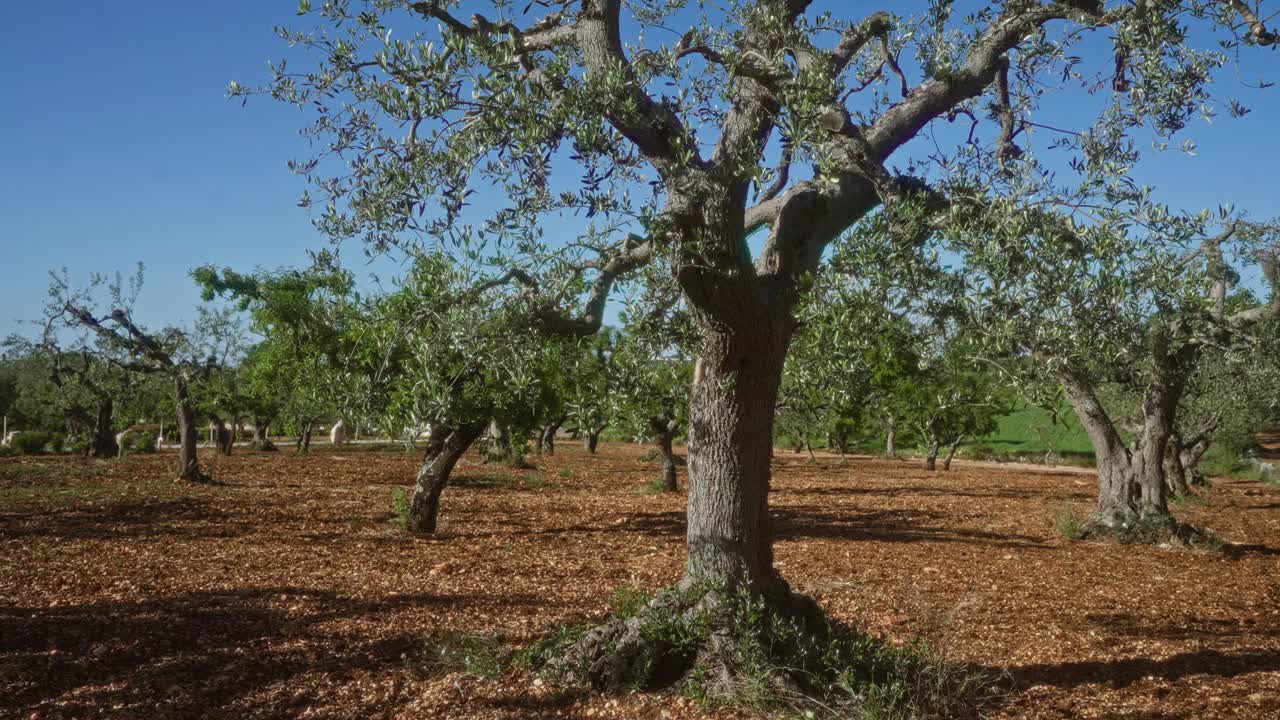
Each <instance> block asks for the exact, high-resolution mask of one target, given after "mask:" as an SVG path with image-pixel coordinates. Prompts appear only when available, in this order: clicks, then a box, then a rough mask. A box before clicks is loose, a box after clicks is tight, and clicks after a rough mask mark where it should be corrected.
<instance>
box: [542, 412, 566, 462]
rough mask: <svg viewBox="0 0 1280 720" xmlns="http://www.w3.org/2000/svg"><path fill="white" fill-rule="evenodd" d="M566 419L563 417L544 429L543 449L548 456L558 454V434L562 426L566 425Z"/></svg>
mask: <svg viewBox="0 0 1280 720" xmlns="http://www.w3.org/2000/svg"><path fill="white" fill-rule="evenodd" d="M564 421H565V417H564V416H561V417H559V418H557V419H555V420H553V421H551V424H550V425H547V426H546V427H544V428H542V447H543V449H544V451H545V452H546V453H547V454H548V455H555V454H556V433H557V432H559V431H560V426H561V425H563V424H564Z"/></svg>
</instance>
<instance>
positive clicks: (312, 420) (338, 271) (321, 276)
mask: <svg viewBox="0 0 1280 720" xmlns="http://www.w3.org/2000/svg"><path fill="white" fill-rule="evenodd" d="M191 276H192V278H193V279H194V280H195V281H196V284H197V285H198V286H199V287H200V289H201V293H202V295H203V298H204V300H205V301H206V302H209V301H212V300H214V299H215V298H223V299H225V300H227V301H229V302H230V303H231V307H232V308H234V309H236V310H238V311H239V312H243V313H247V314H248V316H249V329H250V330H251V331H253V332H254V333H256V334H258V335H260V336H261V337H262V341H261V342H260V343H259V344H257V345H256V346H255V347H254V348H253V349H252V350H251V352H250V353H249V354H248V356H247V360H248V361H249V362H248V364H247V365H246V366H245V367H243V368H241V370H242V372H241V373H240V374H239V377H231V376H228V377H227V378H226V380H227V381H228V382H229V383H231V382H234V383H236V392H234V393H231V397H228V398H224V404H225V403H228V402H229V403H230V404H231V405H233V406H235V407H234V408H233V409H234V410H236V411H248V412H250V413H251V414H252V415H253V418H254V444H255V446H256V447H258V448H259V449H263V448H265V447H266V446H268V445H269V444H270V440H269V439H266V438H265V432H266V427H267V426H269V425H270V422H271V421H272V420H273V419H275V418H276V417H282V418H289V419H290V420H291V421H292V422H293V424H294V425H295V429H296V431H297V436H298V441H297V451H298V453H299V454H304V453H307V452H308V451H309V450H310V449H311V434H312V431H313V428H314V427H315V424H316V422H317V421H318V420H320V419H321V418H323V417H327V416H330V415H332V414H334V412H335V409H336V407H335V405H336V394H335V391H334V385H335V384H336V382H337V381H338V370H337V369H336V368H337V362H338V357H339V355H340V354H341V353H342V352H343V346H342V344H341V338H342V335H343V332H344V328H345V327H346V324H347V322H348V317H349V315H350V313H351V312H352V310H351V309H352V308H353V307H355V306H357V305H358V304H359V302H360V299H359V296H358V295H357V294H356V292H355V283H354V278H353V277H352V275H351V273H350V272H348V271H346V270H343V269H342V268H341V267H339V266H338V264H337V259H336V258H335V257H334V256H333V255H332V254H330V253H327V252H320V253H316V254H315V255H313V257H312V263H311V265H310V266H309V267H305V268H283V269H278V270H261V269H260V270H257V271H255V272H253V273H243V272H238V271H236V270H233V269H231V268H217V267H214V266H212V265H203V266H200V267H198V268H196V269H195V270H193V271H192V273H191ZM227 389H228V390H229V389H230V388H229V387H228V388H227Z"/></svg>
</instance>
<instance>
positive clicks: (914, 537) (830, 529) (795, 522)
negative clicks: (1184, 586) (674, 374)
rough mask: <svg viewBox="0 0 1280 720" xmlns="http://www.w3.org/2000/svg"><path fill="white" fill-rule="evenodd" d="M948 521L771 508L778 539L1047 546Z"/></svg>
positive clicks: (573, 530) (566, 529)
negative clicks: (942, 523)
mask: <svg viewBox="0 0 1280 720" xmlns="http://www.w3.org/2000/svg"><path fill="white" fill-rule="evenodd" d="M946 517H948V515H947V514H946V513H942V512H937V511H927V510H875V511H867V512H853V511H846V512H832V511H829V510H824V509H820V508H818V507H816V506H810V505H783V506H775V507H774V508H773V518H774V523H775V525H774V537H775V538H776V539H778V540H798V539H804V538H808V539H833V540H849V541H878V542H895V543H898V542H900V543H911V542H955V543H970V544H985V545H993V546H996V547H1023V548H1027V547H1030V548H1047V547H1050V546H1049V545H1047V544H1046V543H1044V542H1042V541H1041V539H1040V538H1036V537H1032V536H1030V535H1018V534H1012V533H994V532H986V531H983V530H975V529H971V528H954V527H941V526H939V525H936V524H931V523H933V522H934V521H938V520H941V519H943V518H946ZM686 527H687V518H686V515H685V513H684V512H683V511H666V512H652V513H635V514H631V515H628V516H626V517H624V518H621V519H619V520H617V521H614V522H612V523H610V524H605V525H602V524H589V523H577V524H573V525H565V526H561V527H551V528H530V527H522V528H518V529H517V528H512V529H509V530H501V531H494V532H481V533H460V536H465V537H468V538H480V537H502V536H507V535H530V536H536V535H563V534H577V533H599V534H612V533H620V532H621V533H639V534H641V535H644V536H647V537H654V538H657V537H663V536H665V537H672V538H675V537H684V535H685V530H686Z"/></svg>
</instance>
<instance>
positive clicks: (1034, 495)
mask: <svg viewBox="0 0 1280 720" xmlns="http://www.w3.org/2000/svg"><path fill="white" fill-rule="evenodd" d="M1045 476H1046V477H1060V476H1058V475H1048V474H1046V475H1045ZM1065 477H1072V478H1073V479H1078V477H1077V476H1065ZM775 492H777V491H775ZM778 494H786V495H824V496H837V497H838V496H841V495H849V496H858V495H879V496H884V497H899V496H904V495H919V496H924V497H966V498H977V499H990V498H1000V499H1009V500H1034V501H1037V502H1042V501H1045V500H1093V499H1094V498H1095V497H1096V495H1095V494H1093V493H1089V492H1083V491H1063V490H1060V489H1057V488H1053V487H1046V488H1043V489H1035V490H986V491H979V490H963V489H959V488H939V487H928V486H920V487H910V486H889V487H842V486H839V485H828V486H820V487H806V488H799V489H796V490H786V491H782V492H779V493H778Z"/></svg>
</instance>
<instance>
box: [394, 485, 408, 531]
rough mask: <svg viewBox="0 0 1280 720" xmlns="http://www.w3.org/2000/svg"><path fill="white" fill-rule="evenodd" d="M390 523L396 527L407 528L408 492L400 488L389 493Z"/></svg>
mask: <svg viewBox="0 0 1280 720" xmlns="http://www.w3.org/2000/svg"><path fill="white" fill-rule="evenodd" d="M391 522H392V524H394V525H395V526H396V527H398V528H401V529H404V528H407V527H409V491H408V490H405V489H404V488H402V487H398V488H395V489H394V490H392V491H391Z"/></svg>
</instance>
